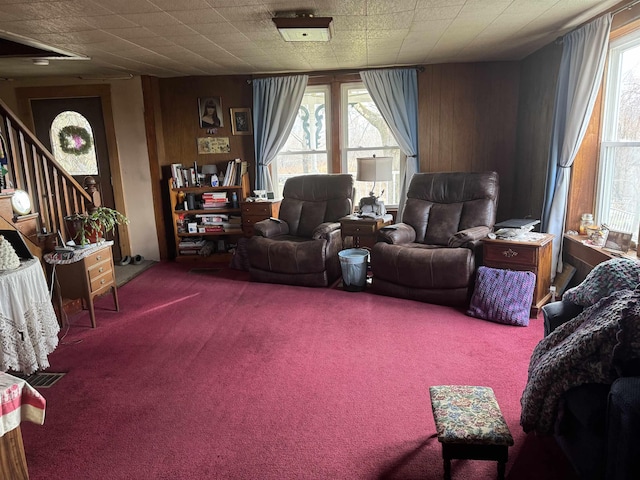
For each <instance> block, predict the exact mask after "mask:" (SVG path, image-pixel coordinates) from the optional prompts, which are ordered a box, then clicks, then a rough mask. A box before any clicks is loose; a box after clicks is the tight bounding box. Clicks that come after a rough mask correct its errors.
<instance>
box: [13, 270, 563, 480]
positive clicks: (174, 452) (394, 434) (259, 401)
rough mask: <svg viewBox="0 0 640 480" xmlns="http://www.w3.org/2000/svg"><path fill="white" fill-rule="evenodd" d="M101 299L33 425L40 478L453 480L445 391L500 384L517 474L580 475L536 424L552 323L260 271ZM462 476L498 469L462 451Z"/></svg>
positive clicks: (144, 284)
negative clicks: (290, 280) (532, 375)
mask: <svg viewBox="0 0 640 480" xmlns="http://www.w3.org/2000/svg"><path fill="white" fill-rule="evenodd" d="M119 294H120V305H121V311H120V312H119V313H117V312H114V311H112V310H111V309H112V308H113V307H112V302H111V299H110V298H109V297H103V298H101V299H99V300H98V302H97V304H96V307H97V310H96V318H97V324H98V328H97V329H90V328H88V325H89V317H88V314H87V313H86V312H82V313H80V314H78V315H76V316H74V317H72V318H71V322H72V326H71V328H70V329H69V333H68V335H67V336H66V337H65V338H64V340H62V344H61V345H60V346H59V347H58V349H57V350H56V351H55V352H54V353H53V354H52V355H51V356H50V362H51V368H50V369H49V370H50V371H54V372H68V373H67V375H66V376H65V377H64V378H62V380H60V381H59V382H58V383H57V384H56V385H54V386H53V387H51V388H49V389H42V390H41V392H42V393H43V395H44V396H45V398H46V399H47V413H46V422H45V424H44V425H43V426H36V425H32V424H28V423H27V424H23V436H24V443H25V450H26V454H27V462H28V465H29V470H30V474H31V479H32V480H44V479H47V480H55V479H65V480H66V479H72V478H79V479H86V480H107V479H118V480H120V479H198V480H201V479H274V480H275V479H277V480H283V479H406V480H409V479H427V480H430V479H441V478H442V474H443V469H442V460H441V449H440V445H439V444H438V441H437V439H434V438H430V436H431V435H432V434H433V433H434V423H433V416H432V414H431V405H430V402H429V396H428V389H429V386H430V385H436V384H470V385H487V386H491V387H492V388H493V389H494V391H495V393H496V397H497V399H498V402H499V404H500V407H501V409H502V412H503V414H504V416H505V418H506V420H507V422H508V424H509V427H510V428H511V432H512V434H513V436H514V438H515V446H514V447H512V448H511V449H510V451H509V458H510V459H509V464H508V465H507V477H508V478H509V479H529V478H531V479H540V478H545V479H558V480H559V479H563V480H565V479H570V478H573V477H572V475H571V473H570V472H569V470H568V467H567V464H566V462H565V461H564V459H563V457H562V455H561V454H560V453H559V452H558V450H557V447H555V444H554V443H553V441H550V439H548V438H539V437H536V436H531V435H529V436H525V434H524V433H523V432H522V429H521V428H520V427H519V424H518V420H519V415H520V395H521V392H522V390H523V388H524V385H525V382H526V376H527V367H528V361H529V356H530V354H531V351H532V349H533V347H534V346H535V344H536V343H537V342H538V341H539V339H540V338H541V337H542V320H541V319H534V320H532V321H531V323H530V326H529V327H527V328H523V327H511V326H504V325H498V324H494V323H491V322H486V321H483V320H479V319H475V318H471V317H467V316H466V315H464V313H462V312H460V311H456V310H454V309H451V308H447V307H440V306H435V305H428V304H422V303H418V302H413V301H408V300H401V299H393V298H388V297H382V296H376V295H372V294H369V293H367V292H359V293H350V292H344V291H341V290H339V289H308V288H302V287H289V286H281V285H269V284H260V283H253V282H249V281H247V275H246V274H245V273H244V272H236V271H233V270H226V269H224V270H221V271H215V270H207V269H201V270H199V271H198V273H195V272H189V270H188V267H186V266H184V265H179V264H174V263H164V264H159V265H157V266H154V267H152V268H151V269H149V270H147V271H146V272H144V273H143V274H142V275H140V276H139V277H137V278H135V279H134V280H132V281H131V282H129V283H128V284H126V285H125V286H124V287H122V288H121V289H120V290H119ZM452 470H453V479H454V480H472V479H484V478H495V474H496V464H495V463H494V462H484V461H454V462H453V468H452Z"/></svg>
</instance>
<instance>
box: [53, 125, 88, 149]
mask: <svg viewBox="0 0 640 480" xmlns="http://www.w3.org/2000/svg"><path fill="white" fill-rule="evenodd" d="M58 140H59V141H60V149H61V150H62V151H63V152H64V153H69V154H71V155H84V154H85V153H87V152H88V151H89V149H90V148H91V147H92V145H93V142H92V141H91V134H90V133H89V132H88V131H87V129H86V128H84V127H78V126H75V125H69V126H67V127H63V128H61V129H60V132H59V133H58Z"/></svg>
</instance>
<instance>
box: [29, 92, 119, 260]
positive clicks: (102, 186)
mask: <svg viewBox="0 0 640 480" xmlns="http://www.w3.org/2000/svg"><path fill="white" fill-rule="evenodd" d="M16 93H17V94H18V100H19V104H20V108H21V110H22V112H23V114H26V117H30V118H31V119H32V122H31V123H32V125H33V131H34V133H35V135H36V137H37V138H38V140H40V141H41V142H42V143H43V145H44V146H45V147H47V149H48V150H49V151H50V152H52V153H54V156H56V149H58V151H59V149H60V144H61V142H59V141H57V139H56V138H54V139H53V142H57V144H56V145H52V137H51V133H50V132H51V127H52V125H53V123H54V122H59V121H60V119H61V118H62V119H64V117H65V116H66V115H72V116H75V117H74V118H75V119H76V120H78V119H79V120H80V121H81V122H85V123H84V125H85V127H84V132H83V133H84V134H85V135H86V134H87V133H88V134H89V135H91V138H92V141H91V142H89V143H91V144H92V145H91V147H92V148H91V153H92V154H93V153H95V156H94V158H93V160H92V161H91V160H89V161H88V162H87V164H86V166H84V167H83V168H81V169H77V168H76V166H74V167H69V169H68V170H67V171H68V173H69V174H70V175H72V176H73V177H74V179H75V180H76V181H77V182H78V183H79V184H80V185H83V183H84V178H85V177H86V176H91V177H93V178H95V180H96V184H97V188H98V192H99V194H100V204H101V205H103V206H106V207H109V208H114V209H116V210H118V211H120V212H122V213H123V214H125V215H126V213H125V211H124V200H123V194H122V182H121V181H120V180H121V177H120V170H119V162H118V157H117V148H116V142H115V134H114V128H113V117H112V114H111V99H110V91H109V86H107V85H96V86H77V87H73V86H69V87H33V88H21V89H16ZM74 124H75V125H74V127H73V128H78V127H77V123H76V122H74ZM54 130H55V129H54ZM58 130H59V128H58ZM89 156H91V155H89ZM59 163H61V164H62V165H63V167H64V162H59ZM71 170H75V171H71ZM107 239H108V240H113V241H114V245H113V256H114V258H115V259H119V258H122V257H123V256H124V255H127V254H128V253H127V252H128V251H129V248H128V232H127V229H126V226H124V228H123V227H119V228H116V231H115V232H114V233H113V234H108V235H107Z"/></svg>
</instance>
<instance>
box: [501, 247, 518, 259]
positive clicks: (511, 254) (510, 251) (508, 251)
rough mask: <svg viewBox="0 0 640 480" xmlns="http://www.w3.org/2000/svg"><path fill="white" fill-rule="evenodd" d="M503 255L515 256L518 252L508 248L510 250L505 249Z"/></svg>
mask: <svg viewBox="0 0 640 480" xmlns="http://www.w3.org/2000/svg"><path fill="white" fill-rule="evenodd" d="M502 255H503V256H505V257H507V258H513V257H515V256H517V255H518V252H514V251H513V250H511V249H508V250H503V252H502Z"/></svg>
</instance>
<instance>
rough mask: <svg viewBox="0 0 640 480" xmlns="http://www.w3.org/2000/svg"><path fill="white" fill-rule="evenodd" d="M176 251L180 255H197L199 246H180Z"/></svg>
mask: <svg viewBox="0 0 640 480" xmlns="http://www.w3.org/2000/svg"><path fill="white" fill-rule="evenodd" d="M178 253H179V254H180V255H198V254H199V253H200V247H199V248H194V249H191V248H190V249H185V248H182V249H180V250H178Z"/></svg>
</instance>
